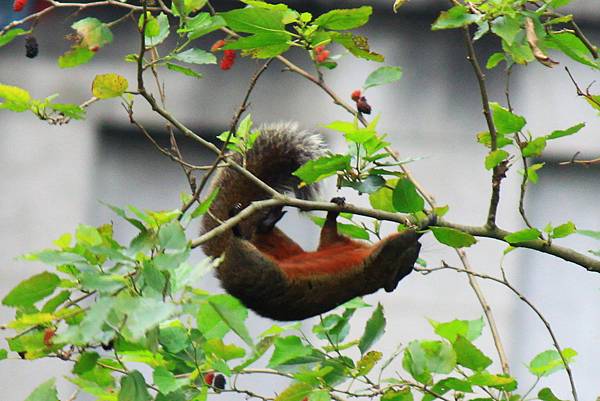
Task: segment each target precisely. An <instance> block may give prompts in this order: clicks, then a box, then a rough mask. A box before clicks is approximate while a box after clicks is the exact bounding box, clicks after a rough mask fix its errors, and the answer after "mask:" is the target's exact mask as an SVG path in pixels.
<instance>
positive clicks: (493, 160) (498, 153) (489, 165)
mask: <svg viewBox="0 0 600 401" xmlns="http://www.w3.org/2000/svg"><path fill="white" fill-rule="evenodd" d="M508 156H509V153H508V152H507V151H506V150H502V149H496V150H494V151H492V152H490V153H489V154H488V155H487V156H486V157H485V169H486V170H491V169H493V168H494V167H496V166H497V165H499V164H500V163H502V162H503V161H504V160H506V158H507V157H508Z"/></svg>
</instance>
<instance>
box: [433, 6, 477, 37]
mask: <svg viewBox="0 0 600 401" xmlns="http://www.w3.org/2000/svg"><path fill="white" fill-rule="evenodd" d="M480 19H481V17H480V16H478V15H475V14H471V13H469V9H468V8H467V7H465V6H454V7H452V8H451V9H449V10H448V11H442V12H441V14H440V16H439V17H438V18H437V19H436V20H435V22H434V23H433V25H432V26H431V29H432V30H434V31H437V30H439V29H452V28H461V27H463V26H467V25H470V24H472V23H474V22H477V21H479V20H480Z"/></svg>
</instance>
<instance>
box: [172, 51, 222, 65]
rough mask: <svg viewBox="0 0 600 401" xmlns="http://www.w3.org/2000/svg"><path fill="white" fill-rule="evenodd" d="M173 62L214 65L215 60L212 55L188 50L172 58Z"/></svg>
mask: <svg viewBox="0 0 600 401" xmlns="http://www.w3.org/2000/svg"><path fill="white" fill-rule="evenodd" d="M173 58H174V59H175V60H179V61H183V62H184V63H192V64H216V63H217V58H216V57H215V55H214V54H212V53H210V52H207V51H205V50H202V49H189V50H186V51H184V52H181V53H177V54H175V55H174V56H173Z"/></svg>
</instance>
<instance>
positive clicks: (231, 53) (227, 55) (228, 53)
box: [210, 39, 235, 70]
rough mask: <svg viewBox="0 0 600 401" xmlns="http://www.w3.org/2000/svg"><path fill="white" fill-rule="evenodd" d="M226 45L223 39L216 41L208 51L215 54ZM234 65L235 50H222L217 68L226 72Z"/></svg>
mask: <svg viewBox="0 0 600 401" xmlns="http://www.w3.org/2000/svg"><path fill="white" fill-rule="evenodd" d="M226 43H227V42H225V40H223V39H221V40H217V41H216V42H215V43H213V45H212V46H211V47H210V51H211V52H213V53H215V52H217V51H219V50H220V49H221V48H222V47H223V46H225V44H226ZM234 63H235V50H223V58H222V59H221V61H220V62H219V67H220V68H221V69H222V70H228V69H230V68H231V67H233V64H234Z"/></svg>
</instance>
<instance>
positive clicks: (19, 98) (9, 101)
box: [0, 84, 31, 112]
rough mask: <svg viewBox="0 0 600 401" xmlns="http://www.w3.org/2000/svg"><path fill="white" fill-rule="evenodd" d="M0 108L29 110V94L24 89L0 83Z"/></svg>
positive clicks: (20, 110)
mask: <svg viewBox="0 0 600 401" xmlns="http://www.w3.org/2000/svg"><path fill="white" fill-rule="evenodd" d="M0 99H3V100H4V101H3V102H2V103H0V109H8V110H12V111H16V112H22V111H27V110H29V107H30V105H31V95H30V94H29V92H27V91H26V90H25V89H22V88H19V87H17V86H10V85H4V84H0Z"/></svg>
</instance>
